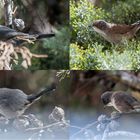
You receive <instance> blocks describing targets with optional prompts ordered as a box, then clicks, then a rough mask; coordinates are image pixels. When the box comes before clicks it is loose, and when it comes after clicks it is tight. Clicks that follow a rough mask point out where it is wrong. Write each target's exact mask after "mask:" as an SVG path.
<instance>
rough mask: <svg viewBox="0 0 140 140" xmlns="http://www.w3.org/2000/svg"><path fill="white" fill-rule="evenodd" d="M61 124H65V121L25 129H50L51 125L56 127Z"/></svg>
mask: <svg viewBox="0 0 140 140" xmlns="http://www.w3.org/2000/svg"><path fill="white" fill-rule="evenodd" d="M59 124H64V122H57V123H53V124H50V125H46V126H43V127H34V128H28V129H26V130H25V132H27V131H35V130H42V129H48V128H50V127H54V126H56V125H59Z"/></svg>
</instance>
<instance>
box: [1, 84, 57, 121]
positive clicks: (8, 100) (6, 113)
mask: <svg viewBox="0 0 140 140" xmlns="http://www.w3.org/2000/svg"><path fill="white" fill-rule="evenodd" d="M55 89H56V86H55V85H53V84H52V85H51V86H48V87H45V88H43V89H41V90H40V91H39V92H37V93H36V94H31V95H27V94H26V93H24V92H23V91H22V90H20V89H11V88H0V114H1V115H2V116H3V117H5V118H6V119H13V118H17V117H19V116H21V115H22V114H23V113H24V112H25V110H26V109H27V108H28V107H29V106H30V105H31V104H32V103H34V102H35V101H37V100H38V99H40V97H41V96H42V95H44V94H49V93H52V92H53V91H55Z"/></svg>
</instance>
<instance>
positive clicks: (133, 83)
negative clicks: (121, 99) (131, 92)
mask: <svg viewBox="0 0 140 140" xmlns="http://www.w3.org/2000/svg"><path fill="white" fill-rule="evenodd" d="M107 75H108V77H109V78H111V79H113V80H115V81H120V82H122V83H123V84H126V85H128V86H130V87H132V88H134V89H137V90H140V78H139V77H136V76H135V75H133V74H131V73H128V72H125V71H113V72H108V73H107Z"/></svg>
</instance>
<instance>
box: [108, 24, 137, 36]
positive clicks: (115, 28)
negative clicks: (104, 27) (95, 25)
mask: <svg viewBox="0 0 140 140" xmlns="http://www.w3.org/2000/svg"><path fill="white" fill-rule="evenodd" d="M133 28H134V26H133V25H125V24H124V25H123V24H122V25H121V24H113V25H112V26H111V28H110V29H109V31H108V32H109V33H112V34H126V33H128V32H130V30H132V29H133Z"/></svg>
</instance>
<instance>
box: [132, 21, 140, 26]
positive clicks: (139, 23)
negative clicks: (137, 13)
mask: <svg viewBox="0 0 140 140" xmlns="http://www.w3.org/2000/svg"><path fill="white" fill-rule="evenodd" d="M132 25H138V26H140V20H139V21H137V22H135V23H133V24H132Z"/></svg>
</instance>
